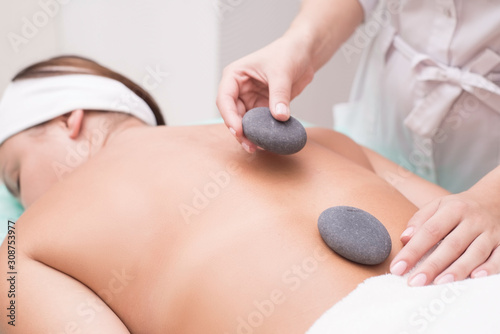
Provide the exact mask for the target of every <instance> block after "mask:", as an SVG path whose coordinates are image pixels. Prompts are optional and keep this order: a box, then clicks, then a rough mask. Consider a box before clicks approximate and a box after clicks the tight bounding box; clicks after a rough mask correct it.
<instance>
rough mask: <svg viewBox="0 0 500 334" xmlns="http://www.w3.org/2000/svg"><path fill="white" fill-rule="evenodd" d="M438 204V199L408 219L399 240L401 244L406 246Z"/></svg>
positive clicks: (439, 200) (433, 212)
mask: <svg viewBox="0 0 500 334" xmlns="http://www.w3.org/2000/svg"><path fill="white" fill-rule="evenodd" d="M440 203H441V199H440V198H438V199H436V200H434V201H431V202H430V203H429V204H427V205H425V206H424V207H423V208H422V209H420V210H418V211H417V212H416V213H415V214H414V215H413V217H411V218H410V220H409V221H408V225H407V227H406V230H404V231H403V233H401V236H400V240H401V242H402V243H403V244H407V243H408V241H410V239H411V238H412V237H413V235H414V234H415V232H416V231H418V229H419V228H420V227H421V226H422V225H423V224H424V223H425V222H426V221H428V220H429V219H430V218H431V217H432V216H433V215H434V214H435V213H436V211H437V209H438V208H439V205H440Z"/></svg>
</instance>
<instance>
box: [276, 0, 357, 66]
mask: <svg viewBox="0 0 500 334" xmlns="http://www.w3.org/2000/svg"><path fill="white" fill-rule="evenodd" d="M363 15H364V13H363V8H362V7H361V5H360V3H359V2H358V0H303V1H302V7H301V10H300V13H299V14H298V15H297V17H296V18H295V20H294V21H293V22H292V24H291V26H290V28H289V29H288V31H287V32H286V33H285V37H291V38H299V39H302V40H303V45H304V47H305V48H306V49H307V51H308V52H309V53H310V59H311V60H312V63H313V67H314V70H315V71H317V70H318V69H319V68H321V67H322V66H323V65H324V64H325V63H326V62H327V61H328V60H329V59H330V58H331V57H332V56H333V54H334V53H335V52H336V51H337V50H338V49H339V47H340V46H341V45H342V43H344V42H345V41H346V40H347V39H348V38H349V37H350V36H351V35H352V33H353V32H354V31H355V30H356V28H357V27H358V26H359V25H360V24H361V22H362V21H363Z"/></svg>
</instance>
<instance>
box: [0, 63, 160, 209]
mask: <svg viewBox="0 0 500 334" xmlns="http://www.w3.org/2000/svg"><path fill="white" fill-rule="evenodd" d="M92 79H94V81H92ZM39 81H42V82H39ZM43 81H45V82H43ZM106 85H109V86H106ZM103 87H106V89H107V91H102V90H101V89H103ZM49 91H50V93H48V92H49ZM97 91H100V93H102V94H103V96H102V97H101V98H100V99H99V100H98V101H97V100H96V101H91V100H86V99H88V98H89V96H92V95H94V94H95V93H96V92H97ZM75 94H77V95H78V96H75ZM117 94H119V95H117ZM5 95H6V98H4V99H3V101H2V103H3V107H2V111H3V114H2V122H1V123H0V124H2V125H0V128H1V129H2V131H3V134H2V135H3V137H2V138H1V141H2V143H1V144H2V145H1V146H0V147H1V148H0V166H1V168H2V169H1V170H2V172H3V173H2V176H3V177H2V179H3V181H4V183H5V185H6V186H7V188H8V189H9V191H10V192H11V193H12V194H13V195H14V196H16V197H18V198H19V199H20V200H21V202H22V204H23V205H24V206H25V207H28V206H29V205H30V204H31V203H33V201H34V200H35V199H36V198H38V197H39V196H40V195H41V194H43V193H44V192H46V191H47V190H48V189H49V188H50V186H51V185H52V184H54V183H55V182H57V181H58V180H60V179H61V178H62V177H63V176H64V175H65V174H67V173H68V172H70V171H71V170H72V169H74V168H75V167H77V166H79V165H80V164H81V163H83V162H84V161H86V160H88V158H89V157H90V156H91V155H92V154H93V148H95V146H99V145H102V144H103V143H104V142H105V137H106V136H108V135H109V134H111V133H113V132H115V131H121V129H124V128H127V127H129V126H134V124H135V125H137V124H142V123H143V122H150V123H152V122H154V124H155V125H156V124H158V125H163V124H164V120H163V116H162V115H161V112H160V110H159V108H158V106H157V104H156V102H155V101H154V100H153V98H152V97H151V96H150V95H149V94H148V93H147V92H146V91H145V90H143V89H142V88H141V87H139V86H138V85H136V84H135V83H133V82H132V81H130V80H129V79H127V78H125V77H123V76H122V75H120V74H118V73H116V72H113V71H111V70H109V69H107V68H105V67H103V66H101V65H99V64H97V63H95V62H93V61H90V60H88V59H84V58H80V57H58V58H54V59H51V60H49V61H45V62H41V63H38V64H35V65H33V66H30V67H28V68H27V69H25V70H23V71H22V72H20V73H19V74H18V75H17V76H16V77H15V78H14V79H13V82H12V84H11V87H9V89H8V91H7V92H6V94H5ZM7 99H8V100H7ZM104 105H108V106H110V107H111V108H110V110H106V112H104V111H99V110H95V109H94V108H95V107H96V106H104ZM74 106H80V107H78V108H76V107H74ZM84 106H89V107H91V108H88V109H87V110H85V111H84V110H83V109H82V108H83V107H84ZM93 107H94V108H93ZM133 107H138V108H139V109H141V108H142V109H147V111H142V112H143V113H144V112H146V113H151V115H150V116H149V115H148V116H149V117H145V116H144V115H143V114H142V115H143V119H142V120H140V119H138V118H136V117H132V116H130V114H128V113H124V112H116V111H115V110H119V109H123V110H125V111H127V110H128V109H130V108H133ZM73 109H74V110H73ZM65 111H66V112H65ZM14 115H15V116H14ZM84 115H85V117H84ZM51 116H55V117H53V118H51ZM40 120H43V122H40ZM40 123H41V124H40ZM22 130H24V131H22ZM4 141H5V142H4ZM21 176H22V177H21ZM23 184H26V185H27V186H26V187H25V189H23V190H24V191H22V192H21V187H22V185H23Z"/></svg>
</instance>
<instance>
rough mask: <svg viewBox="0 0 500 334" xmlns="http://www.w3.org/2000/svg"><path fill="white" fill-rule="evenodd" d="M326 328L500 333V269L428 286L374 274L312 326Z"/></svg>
mask: <svg viewBox="0 0 500 334" xmlns="http://www.w3.org/2000/svg"><path fill="white" fill-rule="evenodd" d="M320 333H321V334H334V333H335V334H336V333H340V334H351V333H370V334H371V333H384V334H386V333H391V334H392V333H395V334H413V333H439V334H443V333H444V334H447V333H453V334H455V333H500V275H494V276H489V277H484V278H477V279H467V280H465V281H459V282H454V283H448V284H443V285H431V286H425V287H409V286H408V284H407V277H399V276H394V275H384V276H377V277H372V278H369V279H367V280H366V281H364V282H363V283H361V284H360V285H359V286H358V287H357V288H356V289H355V290H354V291H353V292H351V293H350V294H349V295H348V296H347V297H345V298H344V299H343V300H341V301H340V302H338V303H337V304H335V305H334V306H333V307H332V308H331V309H329V310H328V311H326V313H325V314H323V316H322V317H321V318H320V319H319V320H318V321H316V323H315V324H314V325H313V326H312V327H311V329H310V330H309V331H308V332H307V334H320Z"/></svg>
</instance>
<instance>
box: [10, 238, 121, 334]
mask: <svg viewBox="0 0 500 334" xmlns="http://www.w3.org/2000/svg"><path fill="white" fill-rule="evenodd" d="M6 244H7V242H4V244H3V245H2V248H1V251H0V256H1V259H0V267H1V268H2V279H0V296H1V297H0V309H1V310H2V311H1V312H2V313H1V317H0V319H1V322H0V332H2V333H22V334H24V333H54V334H55V333H81V334H87V333H113V334H115V333H116V334H124V333H129V331H128V330H127V327H125V325H124V324H123V323H122V322H121V320H120V319H119V318H118V316H117V315H116V314H114V313H113V311H112V310H111V309H110V308H109V307H108V306H107V305H106V304H105V303H104V302H103V301H102V300H101V299H100V298H99V297H98V296H97V295H96V294H94V293H93V292H92V291H91V290H90V289H89V288H88V287H86V286H85V285H83V284H81V283H80V282H78V281H77V280H75V279H73V278H72V277H70V276H67V275H66V274H64V273H62V272H60V271H57V270H55V269H53V268H50V267H48V266H46V265H44V264H42V263H40V262H38V261H34V260H32V259H30V258H28V257H27V256H23V255H22V254H19V253H18V254H17V255H16V261H15V262H16V263H15V266H14V270H11V269H10V268H9V267H8V264H7V256H8V253H7V245H6ZM9 272H15V273H16V274H8V273H9ZM9 278H10V281H9V280H8V279H9ZM9 308H10V309H9ZM9 322H10V323H9Z"/></svg>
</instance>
